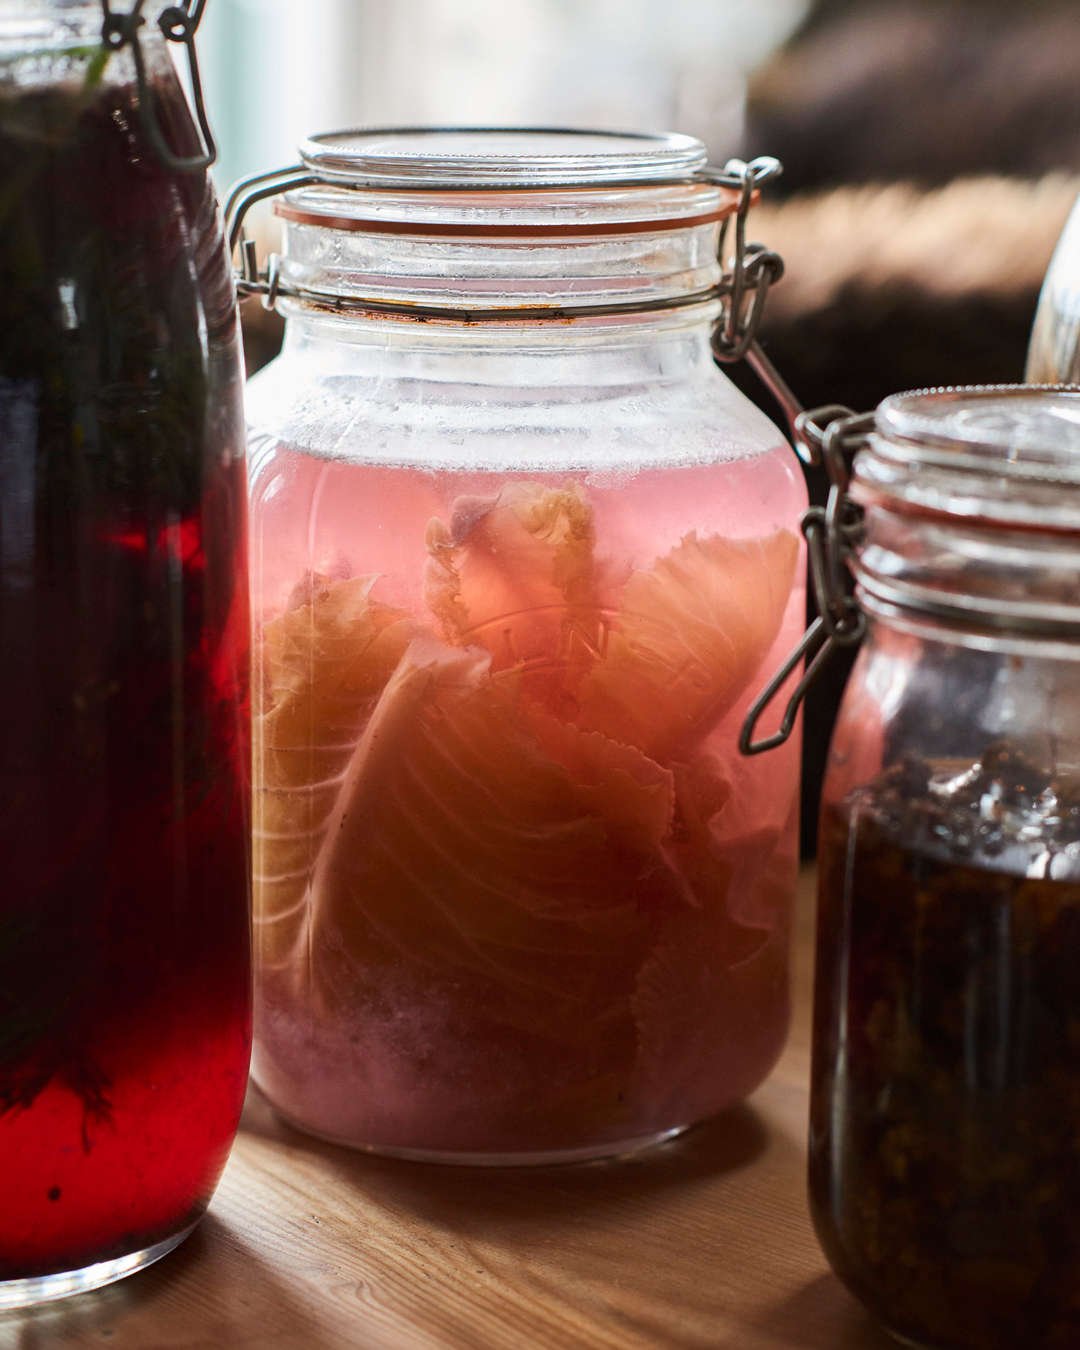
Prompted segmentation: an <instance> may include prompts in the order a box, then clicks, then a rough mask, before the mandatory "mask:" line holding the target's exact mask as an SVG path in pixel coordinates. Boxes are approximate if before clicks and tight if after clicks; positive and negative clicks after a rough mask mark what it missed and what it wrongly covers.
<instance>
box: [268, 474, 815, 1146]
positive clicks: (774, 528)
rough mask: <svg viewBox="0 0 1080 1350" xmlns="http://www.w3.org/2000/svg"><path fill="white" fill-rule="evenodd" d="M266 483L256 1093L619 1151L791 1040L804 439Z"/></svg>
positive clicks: (323, 1127) (426, 1131)
mask: <svg viewBox="0 0 1080 1350" xmlns="http://www.w3.org/2000/svg"><path fill="white" fill-rule="evenodd" d="M253 488H254V496H253V532H254V533H253V539H254V547H255V557H254V570H255V575H256V578H257V583H256V585H257V593H256V602H255V603H256V615H257V636H256V674H255V680H254V741H255V786H256V792H255V851H254V861H255V905H256V954H257V963H258V965H257V970H258V975H257V993H256V1050H255V1058H254V1072H255V1076H256V1079H257V1081H258V1083H259V1085H260V1086H261V1087H262V1089H263V1090H264V1091H265V1092H266V1094H267V1095H268V1096H269V1098H270V1100H271V1101H272V1103H273V1104H274V1105H275V1107H276V1108H277V1109H278V1110H279V1111H280V1113H281V1114H282V1115H284V1116H285V1117H286V1118H288V1119H290V1120H291V1121H293V1122H294V1123H296V1124H298V1125H300V1126H301V1127H302V1128H304V1129H307V1130H310V1131H313V1132H315V1133H317V1134H320V1135H323V1136H326V1137H329V1138H333V1139H338V1140H341V1141H344V1142H348V1143H351V1144H355V1145H359V1146H362V1147H368V1148H374V1149H382V1150H387V1151H392V1152H405V1153H409V1152H413V1151H415V1152H416V1153H418V1154H421V1155H431V1156H440V1155H441V1156H464V1157H469V1156H473V1157H489V1158H493V1159H498V1158H505V1159H510V1158H516V1157H530V1156H531V1157H534V1158H537V1157H544V1156H559V1155H564V1156H565V1155H573V1154H575V1153H576V1154H578V1155H579V1156H588V1155H589V1154H590V1153H592V1154H596V1155H599V1154H602V1153H608V1152H616V1151H619V1149H620V1147H625V1146H628V1145H631V1144H633V1143H635V1142H638V1141H644V1140H647V1139H651V1138H655V1137H657V1136H662V1135H664V1134H665V1133H667V1132H669V1131H672V1130H676V1129H678V1128H681V1127H683V1126H685V1125H687V1124H689V1123H691V1122H693V1121H695V1120H698V1119H701V1118H702V1117H704V1116H707V1115H710V1114H712V1113H714V1112H716V1111H720V1110H722V1109H723V1108H725V1107H726V1106H728V1105H730V1104H732V1103H733V1102H735V1101H738V1100H740V1099H741V1098H743V1097H745V1096H746V1095H747V1093H749V1092H750V1091H751V1090H752V1089H753V1088H754V1087H755V1086H756V1085H757V1084H758V1083H759V1082H760V1081H761V1080H762V1079H763V1078H764V1076H765V1075H766V1074H767V1073H768V1071H769V1069H770V1068H771V1067H772V1065H773V1063H774V1062H775V1060H776V1057H777V1055H778V1053H779V1051H780V1048H781V1045H782V1043H783V1040H784V1036H785V1033H786V1029H787V1020H788V994H787V947H788V931H789V912H790V904H791V898H792V894H793V888H794V877H795V868H796V840H795V817H796V799H797V777H798V758H797V757H798V752H797V749H796V748H795V747H794V746H791V745H789V746H788V747H787V748H786V749H785V750H784V751H782V752H780V753H779V754H774V755H772V756H770V757H768V758H767V759H765V760H754V761H748V760H745V759H742V758H740V756H739V754H738V751H737V748H736V741H737V736H738V729H739V726H740V723H741V721H742V718H743V716H744V714H745V711H746V709H747V707H748V705H749V703H750V702H751V700H752V698H753V697H754V696H755V694H756V693H757V691H758V689H759V688H760V684H761V681H762V677H763V675H764V674H765V673H766V672H771V668H772V666H773V664H774V663H775V662H776V661H777V659H778V657H779V656H780V655H781V654H782V653H784V652H785V651H786V650H787V649H788V648H789V646H790V645H791V643H792V642H793V641H794V640H795V638H796V636H797V635H798V633H799V632H800V631H801V627H802V624H803V615H804V586H803V579H802V577H803V574H802V561H801V556H800V548H799V543H798V539H797V536H796V534H795V533H794V532H793V530H792V529H791V528H790V525H789V524H788V522H790V521H792V520H794V519H796V518H797V515H798V511H799V508H800V505H801V503H802V497H801V494H802V484H801V480H800V476H799V474H798V470H797V468H796V467H795V466H794V463H793V461H792V459H791V456H790V452H789V451H788V450H786V449H783V450H780V449H777V450H775V451H772V452H770V453H768V454H765V455H761V456H758V457H755V458H747V459H744V460H738V461H734V462H731V463H726V464H721V465H715V466H708V467H700V466H695V467H686V468H664V469H662V470H657V469H640V470H637V471H635V470H633V469H624V470H620V471H618V472H611V473H588V472H581V473H565V472H563V473H555V474H542V473H528V472H524V473H519V474H514V473H505V472H504V473H491V472H447V471H445V470H442V469H440V470H430V471H426V470H422V469H413V468H380V467H374V466H369V465H364V464H349V463H342V462H336V461H334V462H331V461H327V460H323V459H318V458H314V457H309V456H305V455H302V454H299V453H296V452H294V451H288V450H282V449H277V450H275V451H273V452H272V453H271V454H270V455H265V454H264V455H263V456H262V457H261V460H260V463H259V466H258V468H257V471H256V475H255V481H254V485H253Z"/></svg>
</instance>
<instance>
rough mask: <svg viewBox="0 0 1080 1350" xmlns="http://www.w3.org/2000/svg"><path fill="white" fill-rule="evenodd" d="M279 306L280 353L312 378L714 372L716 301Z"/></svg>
mask: <svg viewBox="0 0 1080 1350" xmlns="http://www.w3.org/2000/svg"><path fill="white" fill-rule="evenodd" d="M280 308H281V309H282V310H283V312H284V313H285V314H286V317H287V324H286V330H285V342H284V354H285V355H286V356H287V357H288V358H289V359H290V360H295V361H299V362H303V363H304V364H309V365H310V366H311V367H312V369H313V371H317V372H318V374H319V376H320V377H326V376H329V375H333V374H348V375H350V376H353V377H360V378H363V377H371V378H377V379H384V380H385V379H389V378H394V379H404V380H423V381H428V382H435V383H460V382H467V383H469V384H472V385H487V386H495V387H501V388H515V387H519V388H522V389H537V388H543V389H546V390H552V389H557V388H560V387H565V388H566V389H567V390H575V391H580V390H581V389H583V388H589V387H596V388H605V389H609V390H610V389H611V388H612V387H616V386H625V385H634V384H642V385H650V386H655V385H657V384H658V383H675V382H682V381H687V380H696V379H700V378H702V376H704V377H706V378H715V377H718V376H719V371H718V370H717V369H716V366H715V363H714V360H713V355H712V349H711V345H710V339H711V335H712V329H713V324H714V323H715V321H716V318H717V315H718V313H719V306H718V305H717V304H715V303H709V304H703V305H699V306H694V307H693V308H687V309H682V310H675V311H664V312H660V313H655V314H650V315H635V316H633V318H632V320H630V319H623V320H620V321H614V320H611V319H605V320H600V319H587V320H572V321H567V322H550V321H548V322H534V323H527V324H514V323H477V324H460V323H457V324H452V323H420V322H416V321H414V320H397V321H395V320H385V319H384V320H380V319H367V318H360V317H356V316H351V315H350V316H342V315H336V314H327V313H324V312H319V311H317V310H314V309H312V308H311V307H306V306H303V305H298V304H296V303H294V302H282V303H281V305H280ZM574 396H575V397H580V393H575V395H574Z"/></svg>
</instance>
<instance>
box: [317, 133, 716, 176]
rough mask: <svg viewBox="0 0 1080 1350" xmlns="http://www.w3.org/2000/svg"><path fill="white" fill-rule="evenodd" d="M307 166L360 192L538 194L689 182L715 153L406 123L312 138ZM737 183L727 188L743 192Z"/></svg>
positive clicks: (685, 140) (635, 139)
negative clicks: (546, 190) (539, 191)
mask: <svg viewBox="0 0 1080 1350" xmlns="http://www.w3.org/2000/svg"><path fill="white" fill-rule="evenodd" d="M300 160H301V163H302V164H303V165H304V167H305V168H306V169H308V170H309V172H310V173H312V174H313V175H314V176H315V177H317V178H318V179H319V180H320V181H322V182H333V183H340V184H343V185H345V186H347V187H353V188H396V189H399V190H408V189H410V188H412V189H419V190H423V191H430V190H431V189H433V188H435V189H442V190H446V189H456V190H461V191H477V190H483V189H485V188H495V189H502V190H518V191H521V190H526V191H532V190H536V189H538V188H574V187H577V188H588V187H601V186H602V187H611V186H613V185H617V184H625V185H627V186H631V187H641V186H646V185H650V184H651V185H654V186H655V185H657V184H661V183H673V184H674V183H686V182H688V181H690V180H693V179H694V177H695V176H697V175H700V174H702V173H703V172H704V171H705V169H706V160H707V155H706V152H705V147H704V145H702V143H701V142H700V141H699V140H696V139H695V138H694V137H693V136H683V135H678V134H675V133H663V134H651V133H646V132H622V133H615V132H602V131H583V130H573V129H562V128H545V127H539V128H520V127H493V128H489V129H484V128H455V127H448V128H433V129H431V130H422V129H418V128H409V127H402V128H397V129H394V128H390V129H386V130H377V131H364V130H360V131H336V132H328V133H325V134H323V135H319V136H311V137H309V138H308V139H307V140H305V141H304V142H302V144H301V146H300ZM728 177H729V178H730V180H731V181H730V182H729V183H728V184H727V186H729V187H730V188H732V189H737V188H738V187H739V186H741V184H740V182H739V179H738V177H737V175H734V174H731V175H728Z"/></svg>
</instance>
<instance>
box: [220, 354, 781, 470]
mask: <svg viewBox="0 0 1080 1350" xmlns="http://www.w3.org/2000/svg"><path fill="white" fill-rule="evenodd" d="M434 364H435V363H433V365H434ZM246 402H247V417H248V424H249V429H250V435H251V436H252V437H253V438H256V439H258V440H260V441H266V440H272V441H275V442H279V443H284V444H287V445H289V446H290V448H292V449H297V450H302V451H304V452H306V453H309V454H312V455H315V456H317V457H320V458H326V459H333V460H343V461H348V462H355V463H373V464H403V465H421V464H423V465H427V466H430V467H435V468H438V467H444V466H445V467H452V468H455V469H457V468H461V467H466V466H468V467H476V468H486V469H495V470H497V469H499V468H510V467H512V468H514V469H516V470H519V471H520V470H530V469H532V470H538V471H539V470H542V469H547V470H550V469H552V468H559V469H566V470H571V469H574V468H596V467H613V466H619V467H628V466H634V467H644V466H655V467H662V466H664V465H676V464H679V465H682V464H711V463H717V462H724V461H735V460H742V459H747V458H753V457H756V456H759V455H763V454H768V453H770V452H773V451H775V450H776V449H777V448H778V447H781V446H783V444H784V439H783V436H782V435H781V433H780V431H779V430H778V428H777V427H776V425H775V424H774V423H773V422H772V421H771V420H770V419H769V418H768V417H767V416H766V415H765V414H764V413H763V412H761V411H760V409H758V408H757V407H756V406H755V405H754V404H753V403H751V401H750V400H749V399H748V398H747V397H746V396H745V395H744V394H743V393H742V392H741V391H740V390H738V389H736V387H735V386H734V385H733V384H732V383H731V381H730V380H729V379H728V378H727V376H726V375H724V373H723V372H722V371H721V370H720V369H718V368H717V367H716V366H714V365H713V364H712V363H711V362H707V361H700V360H698V361H694V362H691V363H688V364H686V365H685V366H684V367H683V368H682V369H679V370H676V371H675V372H673V373H672V372H667V371H664V370H663V369H656V368H653V369H652V370H647V369H646V370H643V369H642V362H641V361H640V360H638V361H629V360H628V361H627V362H626V367H625V370H623V371H620V370H619V369H618V368H617V366H614V365H613V363H612V362H611V361H610V360H607V361H605V362H603V363H602V364H601V365H600V366H599V368H598V369H597V372H596V379H595V380H594V381H592V382H590V380H589V378H588V360H587V358H586V359H584V360H582V359H581V358H580V357H579V358H577V359H573V358H571V359H569V360H567V359H560V358H558V357H554V358H550V359H545V358H541V359H540V360H539V361H538V360H536V359H529V358H528V357H526V358H523V359H522V361H521V362H519V363H515V362H507V361H506V360H505V359H504V360H500V361H498V362H494V361H491V362H489V361H485V360H484V359H483V357H482V356H478V357H476V358H475V359H473V360H471V361H469V362H462V363H461V369H460V370H459V371H452V370H448V369H447V368H446V366H445V364H443V365H442V366H441V367H440V368H438V369H435V370H433V371H432V372H431V373H430V374H427V373H425V372H424V370H423V366H422V363H420V368H419V369H417V368H406V369H401V368H400V366H399V367H398V368H393V367H389V368H387V369H384V370H382V371H380V370H379V369H378V368H374V369H373V368H368V369H366V370H365V369H349V368H348V366H347V364H345V363H332V362H327V363H318V362H314V361H312V360H311V359H308V358H306V357H304V356H303V355H297V354H295V353H290V352H289V351H288V350H286V351H285V352H283V353H282V355H281V356H279V357H278V358H277V359H276V360H275V361H274V362H272V363H271V364H270V365H268V366H267V367H265V368H264V369H263V370H262V371H260V372H259V373H258V374H257V375H256V376H254V377H253V378H252V379H251V380H249V381H248V384H247V400H246Z"/></svg>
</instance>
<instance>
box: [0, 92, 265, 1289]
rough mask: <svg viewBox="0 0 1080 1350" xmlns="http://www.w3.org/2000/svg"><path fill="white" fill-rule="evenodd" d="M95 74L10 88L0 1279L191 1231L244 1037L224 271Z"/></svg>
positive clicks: (236, 450)
mask: <svg viewBox="0 0 1080 1350" xmlns="http://www.w3.org/2000/svg"><path fill="white" fill-rule="evenodd" d="M0 74H2V67H0ZM107 77H108V70H106V82H105V83H103V84H102V85H100V86H95V87H94V88H92V89H89V88H87V87H85V86H84V87H82V88H79V87H78V86H77V85H75V86H65V87H63V88H58V87H53V88H47V89H35V90H31V91H22V92H17V93H14V94H12V93H10V92H5V90H4V86H3V85H2V84H0V183H2V184H3V185H4V192H5V194H6V195H5V197H4V200H3V202H2V203H0V876H2V886H0V1280H4V1279H20V1278H26V1277H30V1276H36V1275H45V1274H49V1273H52V1272H57V1271H64V1270H72V1269H78V1268H80V1267H83V1266H86V1265H88V1264H91V1263H93V1262H97V1261H103V1260H107V1259H110V1258H112V1257H117V1256H121V1255H125V1254H127V1253H130V1252H135V1251H139V1250H142V1249H143V1248H146V1247H148V1246H151V1245H153V1244H154V1243H157V1242H159V1241H162V1240H164V1239H166V1238H168V1237H170V1236H172V1235H174V1234H176V1233H178V1232H180V1231H182V1230H183V1229H184V1228H186V1227H187V1226H188V1225H189V1224H191V1223H193V1222H195V1220H196V1219H198V1217H199V1216H200V1215H201V1214H202V1212H203V1211H204V1209H205V1208H206V1205H207V1203H208V1201H209V1199H210V1195H211V1193H212V1191H213V1188H214V1186H215V1184H216V1182H217V1179H218V1177H219V1176H220V1173H221V1169H222V1167H223V1166H224V1163H225V1159H226V1156H227V1153H228V1149H229V1145H230V1143H231V1141H232V1137H233V1134H234V1132H235V1128H236V1122H237V1119H238V1116H239V1111H240V1106H241V1103H242V1099H243V1093H244V1085H245V1080H246V1073H247V1062H248V1051H249V1041H250V1010H249V1005H250V956H249V910H248V885H249V883H248V818H249V817H248V813H249V748H248V745H249V737H248V725H247V719H248V708H247V681H248V646H249V627H248V604H247V569H246V535H245V497H246V491H245V478H244V468H243V461H242V458H241V449H240V447H241V435H240V427H241V419H240V403H239V394H240V372H239V362H238V348H237V331H236V320H235V312H234V304H233V295H232V287H231V280H230V277H229V270H228V265H227V261H226V259H225V255H224V251H223V248H222V243H221V233H220V223H219V220H218V218H217V215H216V212H215V207H214V203H213V197H212V193H211V191H210V188H209V185H208V182H207V179H206V175H205V174H204V173H195V174H190V173H188V174H180V173H173V172H170V171H167V170H166V169H165V168H163V167H162V166H161V165H160V163H159V162H158V161H157V160H156V158H155V157H154V154H153V152H152V150H150V148H149V147H148V145H147V143H146V140H145V137H144V134H143V131H142V128H141V125H140V123H139V119H138V114H137V111H136V108H135V103H134V93H133V91H132V90H131V89H130V88H126V87H116V86H109V85H108V83H107ZM157 106H158V112H159V114H160V116H161V118H162V122H163V125H164V127H165V131H166V135H167V136H168V137H169V139H170V140H171V141H172V143H173V144H174V147H175V148H176V149H177V150H180V151H183V152H185V153H191V152H192V151H193V150H194V149H195V145H196V143H195V137H194V132H193V129H192V128H191V125H190V122H189V120H188V119H187V114H186V110H185V109H184V108H183V107H182V105H181V104H179V103H178V102H177V100H176V96H175V94H173V93H170V92H169V91H165V90H159V91H158V93H157Z"/></svg>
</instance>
